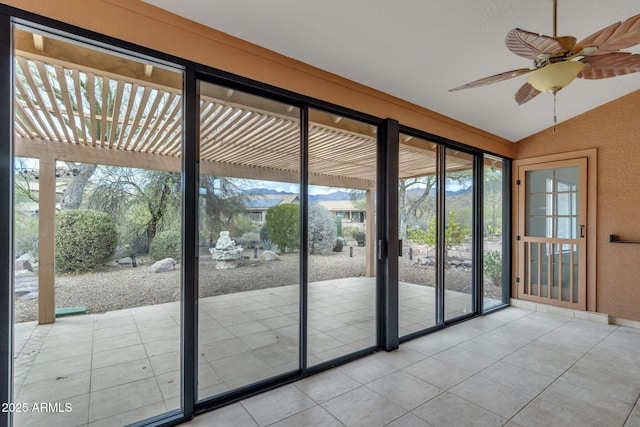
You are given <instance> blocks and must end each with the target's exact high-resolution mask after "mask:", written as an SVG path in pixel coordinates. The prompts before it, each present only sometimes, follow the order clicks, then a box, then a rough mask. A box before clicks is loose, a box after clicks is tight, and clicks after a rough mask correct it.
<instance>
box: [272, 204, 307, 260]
mask: <svg viewBox="0 0 640 427" xmlns="http://www.w3.org/2000/svg"><path fill="white" fill-rule="evenodd" d="M266 226H267V236H268V237H269V240H271V241H272V242H273V243H274V244H276V245H278V251H279V252H280V253H281V254H282V253H285V252H287V251H292V250H294V249H297V248H298V247H299V245H300V207H299V206H298V205H294V204H290V203H285V204H281V205H278V206H274V207H272V208H269V210H268V211H267V215H266Z"/></svg>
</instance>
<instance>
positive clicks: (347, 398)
mask: <svg viewBox="0 0 640 427" xmlns="http://www.w3.org/2000/svg"><path fill="white" fill-rule="evenodd" d="M322 407H323V408H325V409H326V410H327V411H329V412H330V413H331V414H332V415H333V416H334V417H336V418H337V419H338V420H339V421H340V422H342V423H343V424H345V425H348V426H354V427H355V426H362V427H375V426H384V425H386V424H388V423H390V422H391V421H394V420H396V419H397V418H399V417H401V416H402V415H404V414H405V413H406V412H407V411H406V410H404V409H403V408H401V407H400V406H398V405H396V404H395V403H393V402H391V401H390V400H388V399H385V398H384V397H382V396H380V395H378V394H376V393H375V392H373V391H372V390H370V389H368V388H366V387H360V388H357V389H355V390H352V391H350V392H348V393H345V394H343V395H341V396H338V397H336V398H333V399H331V400H329V401H328V402H325V403H323V404H322Z"/></svg>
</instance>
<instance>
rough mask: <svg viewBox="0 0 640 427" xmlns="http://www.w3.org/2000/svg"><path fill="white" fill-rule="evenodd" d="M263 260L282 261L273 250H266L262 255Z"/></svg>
mask: <svg viewBox="0 0 640 427" xmlns="http://www.w3.org/2000/svg"><path fill="white" fill-rule="evenodd" d="M260 258H261V259H262V260H263V261H280V257H279V256H278V255H277V254H276V253H275V252H273V251H264V252H262V254H261V255H260Z"/></svg>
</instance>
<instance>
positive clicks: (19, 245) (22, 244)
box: [14, 215, 39, 258]
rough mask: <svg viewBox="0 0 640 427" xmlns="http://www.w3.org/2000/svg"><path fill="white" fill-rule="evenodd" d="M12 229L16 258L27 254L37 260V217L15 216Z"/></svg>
mask: <svg viewBox="0 0 640 427" xmlns="http://www.w3.org/2000/svg"><path fill="white" fill-rule="evenodd" d="M14 227H15V228H14V236H15V253H16V256H20V255H23V254H26V253H28V254H31V255H32V256H33V257H34V258H38V237H39V231H38V217H37V216H29V217H24V216H22V215H16V222H15V226H14Z"/></svg>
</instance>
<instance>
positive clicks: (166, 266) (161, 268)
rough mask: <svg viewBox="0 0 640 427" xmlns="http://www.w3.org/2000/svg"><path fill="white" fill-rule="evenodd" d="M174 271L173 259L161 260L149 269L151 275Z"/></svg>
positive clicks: (174, 261)
mask: <svg viewBox="0 0 640 427" xmlns="http://www.w3.org/2000/svg"><path fill="white" fill-rule="evenodd" d="M175 269H176V260H175V259H173V258H165V259H161V260H160V261H157V262H156V263H154V264H153V265H152V266H151V267H149V271H151V272H152V273H163V272H165V271H173V270H175Z"/></svg>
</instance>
